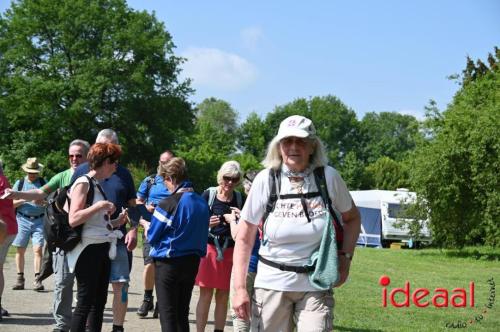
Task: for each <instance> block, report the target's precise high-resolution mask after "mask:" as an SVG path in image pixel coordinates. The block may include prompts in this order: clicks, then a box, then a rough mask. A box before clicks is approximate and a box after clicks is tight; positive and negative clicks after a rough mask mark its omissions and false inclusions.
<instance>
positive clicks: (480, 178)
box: [411, 48, 500, 247]
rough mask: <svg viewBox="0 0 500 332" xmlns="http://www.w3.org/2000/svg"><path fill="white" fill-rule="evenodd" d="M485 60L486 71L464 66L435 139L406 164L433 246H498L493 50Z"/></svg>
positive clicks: (499, 145) (497, 76) (499, 78)
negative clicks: (425, 208)
mask: <svg viewBox="0 0 500 332" xmlns="http://www.w3.org/2000/svg"><path fill="white" fill-rule="evenodd" d="M491 58H494V59H495V60H494V61H489V64H490V66H489V67H487V68H486V69H485V68H484V66H483V65H484V64H482V65H481V64H479V65H478V66H477V67H475V68H472V67H471V66H474V64H471V62H470V61H468V63H467V68H466V71H465V75H464V77H463V84H462V88H461V89H460V90H459V91H458V92H457V94H456V95H455V97H454V99H453V102H452V103H451V104H450V106H449V107H448V109H447V110H446V111H445V112H444V113H443V114H442V121H439V122H438V129H439V130H438V131H437V134H436V136H435V139H433V140H430V141H424V142H423V143H422V144H421V145H420V146H419V147H418V149H417V150H416V153H415V157H414V158H413V160H412V167H411V169H412V172H411V179H412V182H413V185H414V187H415V188H416V189H417V192H418V193H419V194H420V195H422V197H425V199H426V202H427V205H428V208H429V211H430V217H431V227H432V230H433V232H434V238H435V239H436V242H437V243H439V244H442V245H444V246H454V247H462V246H464V245H467V244H489V245H493V246H497V245H498V244H499V239H500V222H499V221H500V192H499V190H498V189H499V188H500V182H499V177H498V174H499V173H500V159H499V156H500V136H499V135H498V128H500V116H499V115H500V111H499V110H500V69H499V66H498V64H499V61H500V52H499V49H498V48H495V54H494V55H490V56H489V59H491ZM470 73H473V74H470ZM474 73H475V74H474Z"/></svg>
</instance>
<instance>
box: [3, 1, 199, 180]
mask: <svg viewBox="0 0 500 332" xmlns="http://www.w3.org/2000/svg"><path fill="white" fill-rule="evenodd" d="M173 48H174V44H173V42H172V38H171V36H170V34H169V33H168V32H167V31H166V30H165V26H164V24H163V23H161V22H159V21H158V20H157V19H156V17H155V16H154V14H153V15H151V14H148V13H147V12H145V11H144V12H138V11H134V10H132V9H131V8H129V7H127V5H126V2H125V1H124V0H61V1H51V0H20V1H15V2H13V3H12V6H11V8H10V9H8V10H7V11H6V12H5V13H4V15H3V16H1V17H0V119H1V120H2V121H1V122H2V124H1V129H2V134H0V145H1V146H2V147H4V148H5V149H6V150H11V149H13V148H14V147H15V144H19V143H20V142H15V141H14V140H15V139H20V138H22V137H24V138H26V139H29V140H30V141H31V142H34V144H35V148H34V152H35V154H34V155H36V156H38V157H40V158H41V159H42V160H44V159H45V158H50V157H49V155H50V154H51V153H53V151H65V150H66V149H67V145H68V144H69V142H70V141H71V140H73V139H75V138H82V139H86V140H88V141H90V142H93V141H94V139H95V136H96V134H97V132H98V131H99V130H100V129H103V128H114V129H116V130H117V132H118V134H119V137H120V140H121V143H122V144H123V146H124V149H125V155H124V158H123V159H124V161H126V162H129V161H132V162H133V161H135V159H137V158H139V156H140V158H144V160H150V161H152V162H154V161H156V159H157V156H158V154H159V153H160V152H161V151H162V150H163V149H165V148H166V147H170V146H171V145H172V144H174V143H175V142H176V141H177V138H178V137H179V136H180V134H181V133H183V132H186V131H188V130H190V129H191V128H192V123H193V117H194V114H193V111H192V109H191V105H190V104H189V103H188V102H187V96H188V95H189V94H190V93H191V92H192V90H191V88H190V82H189V81H179V79H178V75H179V72H180V67H179V65H180V64H181V63H182V61H183V59H182V58H180V57H177V56H175V55H174V53H173ZM171 119H175V120H176V121H171ZM17 132H25V134H24V136H23V135H12V133H17ZM25 143H26V142H25ZM27 152H28V151H27ZM30 156H33V155H28V156H26V155H18V156H12V158H13V159H12V160H9V163H10V164H12V166H14V168H16V167H17V166H19V165H20V163H21V162H22V161H23V159H25V158H26V157H30ZM65 167H67V161H64V159H63V160H62V161H61V162H60V164H59V165H58V168H59V169H58V171H60V170H61V169H63V168H65Z"/></svg>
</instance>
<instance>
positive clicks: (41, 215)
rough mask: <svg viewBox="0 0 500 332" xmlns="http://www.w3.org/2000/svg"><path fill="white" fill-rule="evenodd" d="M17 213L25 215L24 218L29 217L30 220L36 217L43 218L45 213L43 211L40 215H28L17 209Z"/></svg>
mask: <svg viewBox="0 0 500 332" xmlns="http://www.w3.org/2000/svg"><path fill="white" fill-rule="evenodd" d="M17 214H18V215H20V216H21V217H24V218H26V219H29V220H35V219H38V218H41V217H43V216H44V215H45V213H42V214H40V215H38V216H28V215H27V214H24V213H21V212H19V211H17Z"/></svg>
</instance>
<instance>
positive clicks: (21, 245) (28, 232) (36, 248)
mask: <svg viewBox="0 0 500 332" xmlns="http://www.w3.org/2000/svg"><path fill="white" fill-rule="evenodd" d="M22 169H23V171H25V172H26V176H25V177H24V178H22V179H20V180H17V181H16V182H15V183H14V186H13V187H12V189H14V190H17V191H27V190H30V189H38V188H40V187H42V186H43V185H44V184H45V180H44V179H43V178H41V177H40V176H39V175H40V172H41V171H42V169H43V165H42V164H40V163H39V162H38V159H37V158H28V159H27V160H26V163H25V164H23V165H22ZM13 203H14V207H15V208H16V219H17V225H18V232H17V235H16V238H15V239H14V242H12V245H13V246H14V247H16V248H17V251H16V268H17V281H16V284H15V285H14V287H13V288H12V289H14V290H20V289H24V280H25V279H24V254H25V253H26V247H27V246H28V242H29V240H30V238H31V242H32V243H33V253H34V262H33V263H34V272H35V278H34V280H35V281H34V283H33V289H34V290H35V291H42V290H43V289H44V287H43V285H42V283H41V281H39V280H38V278H37V277H38V274H39V273H40V265H41V263H42V248H43V245H44V243H45V239H44V237H43V216H44V214H45V208H44V207H43V206H41V205H38V204H36V202H31V201H26V200H24V199H14V201H13Z"/></svg>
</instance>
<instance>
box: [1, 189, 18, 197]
mask: <svg viewBox="0 0 500 332" xmlns="http://www.w3.org/2000/svg"><path fill="white" fill-rule="evenodd" d="M4 195H5V196H6V197H5V199H18V197H17V194H16V191H14V190H12V189H11V188H5V190H4ZM2 196H3V195H2Z"/></svg>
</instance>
